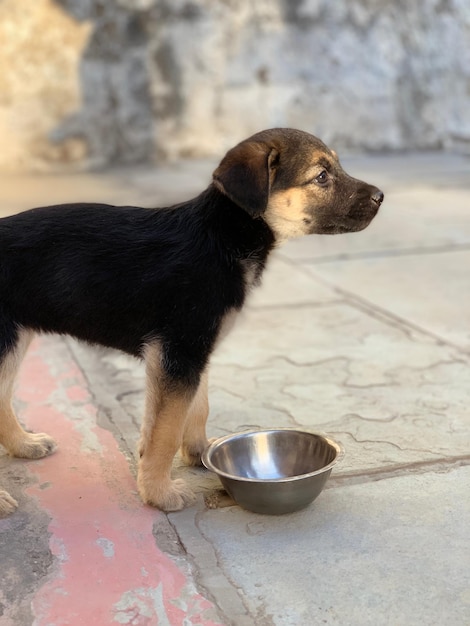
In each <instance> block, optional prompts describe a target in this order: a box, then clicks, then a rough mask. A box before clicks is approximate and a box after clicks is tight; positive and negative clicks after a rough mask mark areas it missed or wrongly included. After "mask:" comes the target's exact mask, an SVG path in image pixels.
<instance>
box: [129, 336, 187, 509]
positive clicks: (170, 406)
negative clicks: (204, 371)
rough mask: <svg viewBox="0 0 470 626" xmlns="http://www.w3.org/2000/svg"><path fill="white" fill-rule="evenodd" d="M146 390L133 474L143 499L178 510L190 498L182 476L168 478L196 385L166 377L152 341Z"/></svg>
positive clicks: (149, 348)
mask: <svg viewBox="0 0 470 626" xmlns="http://www.w3.org/2000/svg"><path fill="white" fill-rule="evenodd" d="M145 363H146V376H147V391H146V401H145V415H144V421H143V424H142V431H141V439H140V450H139V451H140V460H139V468H138V476H137V484H138V488H139V493H140V496H141V498H142V500H143V501H144V502H146V503H147V504H151V505H153V506H156V507H158V508H159V509H162V510H163V511H179V510H180V509H182V508H183V507H185V506H186V505H187V504H190V503H191V502H193V501H194V494H193V492H192V491H191V490H190V489H189V487H187V485H186V483H185V482H184V481H183V480H182V479H177V480H172V479H171V468H172V462H173V458H174V456H175V454H176V452H177V451H178V449H179V448H180V446H181V445H182V443H183V433H184V427H185V423H186V418H187V415H188V412H189V409H190V407H191V404H192V402H193V399H194V397H195V395H196V392H197V385H196V386H188V385H185V384H183V383H182V382H176V381H174V380H171V379H169V377H168V375H167V374H166V373H165V371H164V369H163V367H162V361H161V353H160V349H159V346H158V344H157V343H156V342H155V343H153V344H150V345H148V346H147V348H146V351H145Z"/></svg>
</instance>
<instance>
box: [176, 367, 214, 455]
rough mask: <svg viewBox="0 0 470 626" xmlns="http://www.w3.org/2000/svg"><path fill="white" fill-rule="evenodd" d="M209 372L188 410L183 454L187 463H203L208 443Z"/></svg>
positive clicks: (204, 375)
mask: <svg viewBox="0 0 470 626" xmlns="http://www.w3.org/2000/svg"><path fill="white" fill-rule="evenodd" d="M207 388H208V374H207V371H205V372H204V373H203V374H202V376H201V381H200V383H199V387H198V389H197V392H196V394H195V396H194V398H193V401H192V402H191V406H190V407H189V410H188V416H187V419H186V424H185V427H184V434H183V445H182V446H181V454H182V457H183V460H184V461H185V463H186V464H187V465H201V464H202V463H201V455H202V453H203V451H204V449H205V448H206V446H207V445H208V443H209V442H208V440H207V436H206V422H207V417H208V415H209V401H208V398H207V391H208V389H207Z"/></svg>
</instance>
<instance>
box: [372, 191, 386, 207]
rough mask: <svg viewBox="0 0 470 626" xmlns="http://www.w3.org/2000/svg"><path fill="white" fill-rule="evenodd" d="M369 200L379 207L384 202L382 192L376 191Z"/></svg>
mask: <svg viewBox="0 0 470 626" xmlns="http://www.w3.org/2000/svg"><path fill="white" fill-rule="evenodd" d="M371 199H372V201H373V202H375V204H376V205H377V206H380V205H381V204H382V202H383V201H384V194H383V192H382V191H380V189H376V190H375V191H374V193H373V194H372V198H371Z"/></svg>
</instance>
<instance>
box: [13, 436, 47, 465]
mask: <svg viewBox="0 0 470 626" xmlns="http://www.w3.org/2000/svg"><path fill="white" fill-rule="evenodd" d="M56 448H57V444H56V442H55V441H54V439H52V437H49V435H45V434H44V433H26V432H25V433H23V436H22V437H21V439H17V440H15V441H14V442H12V443H11V445H10V446H9V447H8V452H9V453H10V454H11V455H12V456H16V457H19V458H20V459H41V458H42V457H44V456H48V455H49V454H52V453H53V452H54V450H55V449H56Z"/></svg>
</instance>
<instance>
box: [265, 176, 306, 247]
mask: <svg viewBox="0 0 470 626" xmlns="http://www.w3.org/2000/svg"><path fill="white" fill-rule="evenodd" d="M308 205H309V194H308V192H307V190H306V189H305V188H304V187H292V188H290V189H285V190H283V191H277V192H275V193H273V194H272V196H271V197H270V199H269V202H268V207H267V210H266V213H265V215H264V219H265V221H266V223H267V224H268V226H269V227H270V228H271V230H272V231H273V233H274V235H275V237H276V241H277V242H278V243H282V242H283V241H286V240H287V239H293V238H295V237H302V236H303V235H306V234H307V233H308V232H310V228H311V222H310V221H309V223H306V222H305V220H311V218H310V217H309V215H307V213H306V210H305V209H306V208H307V207H308Z"/></svg>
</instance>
